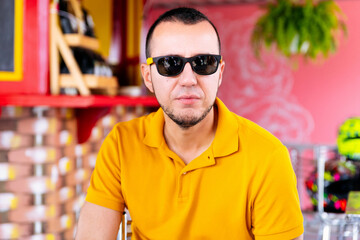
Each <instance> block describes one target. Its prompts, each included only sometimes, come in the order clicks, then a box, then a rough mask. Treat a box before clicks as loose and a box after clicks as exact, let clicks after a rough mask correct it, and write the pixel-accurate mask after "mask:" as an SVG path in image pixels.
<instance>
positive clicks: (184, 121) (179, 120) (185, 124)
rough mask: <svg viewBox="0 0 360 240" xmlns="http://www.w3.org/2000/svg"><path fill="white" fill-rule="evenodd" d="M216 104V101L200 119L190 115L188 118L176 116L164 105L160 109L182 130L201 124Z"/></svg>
mask: <svg viewBox="0 0 360 240" xmlns="http://www.w3.org/2000/svg"><path fill="white" fill-rule="evenodd" d="M214 103H215V101H214V102H213V104H211V105H210V106H209V107H208V108H207V109H206V110H205V111H204V112H203V113H202V115H201V116H199V117H197V116H190V115H188V116H181V115H176V114H175V113H174V111H173V110H172V109H170V108H167V107H166V106H164V105H162V104H161V103H160V107H161V108H162V109H163V111H164V113H165V114H166V115H167V116H168V117H169V118H170V119H171V120H173V121H174V122H175V123H176V124H177V125H178V126H179V127H180V128H182V129H188V128H190V127H193V126H195V125H196V124H198V123H199V122H201V121H202V120H203V119H204V118H205V117H206V116H207V115H208V114H209V112H210V111H211V109H212V108H213V106H214Z"/></svg>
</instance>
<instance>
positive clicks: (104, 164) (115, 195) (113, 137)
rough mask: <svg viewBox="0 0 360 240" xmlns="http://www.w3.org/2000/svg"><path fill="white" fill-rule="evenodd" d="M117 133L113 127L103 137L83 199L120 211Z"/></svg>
mask: <svg viewBox="0 0 360 240" xmlns="http://www.w3.org/2000/svg"><path fill="white" fill-rule="evenodd" d="M118 134H119V132H118V129H117V128H116V127H114V128H113V130H112V131H111V132H110V133H109V134H108V136H107V137H106V138H105V140H104V142H103V144H102V146H101V148H100V151H99V153H98V156H97V158H96V164H95V169H94V171H93V173H92V175H91V180H90V186H89V188H88V190H87V195H86V199H85V200H86V201H87V202H91V203H94V204H97V205H100V206H103V207H106V208H110V209H113V210H116V211H120V212H122V211H123V210H124V205H125V204H124V198H123V195H122V192H121V166H120V159H119V147H118V146H119V143H118V139H119V138H118Z"/></svg>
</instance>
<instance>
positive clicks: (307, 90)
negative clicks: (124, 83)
mask: <svg viewBox="0 0 360 240" xmlns="http://www.w3.org/2000/svg"><path fill="white" fill-rule="evenodd" d="M339 5H340V7H341V8H342V10H343V11H344V12H345V14H346V15H347V18H348V20H347V24H348V32H349V33H348V36H349V37H348V39H346V40H344V41H342V42H341V45H340V48H339V51H338V52H337V53H336V54H335V55H332V56H331V57H330V58H329V59H327V60H326V61H325V62H324V63H322V64H304V63H300V64H299V67H298V69H297V70H293V68H292V67H291V64H289V62H287V61H286V59H284V58H282V57H280V56H277V55H276V54H274V53H266V54H264V56H263V62H264V63H265V64H261V63H259V62H258V61H257V60H256V59H255V58H254V56H253V53H252V49H251V47H250V44H249V39H250V35H251V31H252V29H253V26H254V23H255V22H256V20H257V18H258V17H259V16H260V15H261V14H262V12H261V10H260V8H259V6H258V5H252V4H248V5H224V6H207V7H206V6H202V7H199V10H201V11H202V12H204V13H205V14H206V15H207V16H208V17H209V18H210V19H211V20H212V21H213V22H214V24H215V25H216V26H217V28H218V31H219V34H220V37H221V39H222V47H223V49H222V55H223V56H224V60H225V62H226V68H225V74H224V81H223V84H222V86H221V87H220V90H219V97H220V98H221V99H222V100H223V101H224V102H225V104H226V105H227V106H228V107H229V108H230V109H231V110H232V111H234V112H236V113H237V114H239V115H242V116H244V117H246V118H249V119H251V120H253V121H255V122H257V123H259V124H260V125H261V126H263V127H264V128H266V129H268V130H270V131H271V132H273V133H274V134H275V135H277V136H278V137H279V138H280V139H282V140H283V141H284V142H285V143H325V144H336V134H337V128H338V126H339V124H341V123H342V122H343V121H344V120H345V119H346V118H348V117H350V116H355V115H360V113H359V110H360V109H359V107H360V106H359V104H360V97H359V94H358V91H359V89H360V81H359V79H358V78H360V44H359V43H360V15H359V14H358V13H359V12H360V11H359V10H360V1H341V2H339ZM164 11H165V9H156V10H151V11H150V12H149V15H148V18H147V24H149V23H152V22H153V21H154V19H155V17H157V16H158V15H159V14H160V13H162V12H164ZM357 28H359V29H357Z"/></svg>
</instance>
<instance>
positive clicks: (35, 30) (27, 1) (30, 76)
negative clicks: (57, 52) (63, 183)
mask: <svg viewBox="0 0 360 240" xmlns="http://www.w3.org/2000/svg"><path fill="white" fill-rule="evenodd" d="M23 14H24V16H23V79H22V80H21V81H0V94H2V93H6V94H47V93H48V92H49V0H24V10H23Z"/></svg>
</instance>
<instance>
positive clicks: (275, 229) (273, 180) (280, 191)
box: [252, 146, 304, 240]
mask: <svg viewBox="0 0 360 240" xmlns="http://www.w3.org/2000/svg"><path fill="white" fill-rule="evenodd" d="M258 173H259V174H258V175H257V178H258V179H257V185H258V186H257V187H258V191H257V193H256V197H255V199H254V201H253V206H252V207H253V211H252V232H253V234H254V236H255V239H259V240H265V239H277V240H290V239H294V238H296V237H298V236H300V235H301V234H302V233H303V232H304V227H303V216H302V213H301V209H300V202H299V196H298V192H297V188H296V176H295V173H294V170H293V168H292V165H291V161H290V157H289V152H288V150H287V149H286V147H285V146H281V147H279V148H278V149H276V150H275V151H274V152H273V153H272V154H270V156H269V157H268V158H265V159H264V162H263V165H262V166H261V169H260V170H259V172H258Z"/></svg>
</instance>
